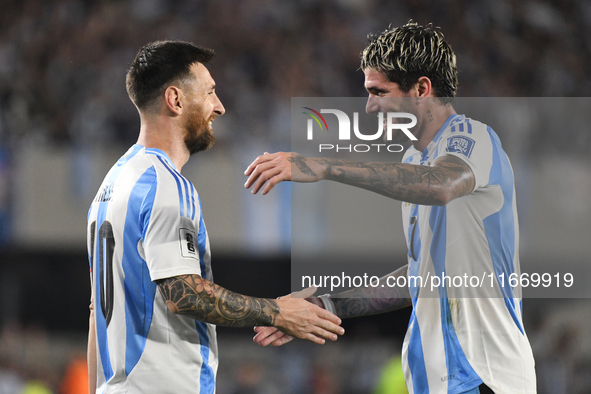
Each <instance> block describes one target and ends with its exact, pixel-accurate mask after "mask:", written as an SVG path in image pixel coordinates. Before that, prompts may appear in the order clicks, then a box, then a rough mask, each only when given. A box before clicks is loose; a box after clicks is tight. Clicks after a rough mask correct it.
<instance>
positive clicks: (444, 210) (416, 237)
mask: <svg viewBox="0 0 591 394" xmlns="http://www.w3.org/2000/svg"><path fill="white" fill-rule="evenodd" d="M369 38H370V40H369V43H368V45H367V46H366V48H365V49H364V50H363V52H362V54H361V69H362V70H363V72H364V74H365V89H366V90H367V92H368V94H369V97H368V100H367V106H366V111H367V112H368V113H378V112H409V113H412V114H414V115H415V116H416V118H417V125H416V127H415V128H414V129H413V135H414V137H416V141H413V143H412V146H411V147H410V148H409V149H408V150H407V151H406V152H405V154H404V157H403V159H402V163H387V162H372V163H360V162H353V161H347V160H341V159H336V158H313V157H304V156H301V155H298V154H297V153H293V152H292V153H284V152H278V153H274V154H264V155H262V156H259V157H258V158H257V159H256V160H255V161H254V162H253V163H252V164H251V165H250V166H249V167H248V168H247V170H246V172H245V173H246V175H249V178H248V180H247V182H246V185H245V186H246V187H252V188H253V192H254V193H257V192H258V191H260V190H262V194H266V193H268V192H269V191H270V190H271V189H272V188H273V187H274V186H275V185H276V184H278V183H279V182H281V181H295V182H316V181H320V180H332V181H335V182H340V183H344V184H347V185H351V186H355V187H360V188H363V189H366V190H369V191H372V192H375V193H379V194H382V195H384V196H387V197H389V198H392V199H395V200H399V201H401V202H402V218H403V226H404V234H405V236H406V241H407V246H408V264H407V265H405V266H403V267H401V268H399V269H397V270H396V271H394V272H392V273H391V274H389V275H387V276H385V277H383V278H381V282H380V284H382V285H383V286H380V285H378V286H377V287H369V288H360V289H353V290H348V291H345V292H342V293H339V294H335V295H332V296H329V295H325V296H321V297H314V298H308V300H309V301H310V302H312V303H315V304H317V305H319V306H322V307H324V308H326V309H327V310H331V311H334V312H335V313H336V314H337V315H338V316H339V317H341V318H350V317H357V316H364V315H370V314H376V313H383V312H387V311H392V310H396V309H399V308H403V307H406V306H412V308H413V311H412V314H411V317H410V322H409V325H408V330H407V334H406V337H405V340H404V344H403V349H402V360H403V369H404V374H405V379H406V384H407V387H408V389H409V392H410V393H421V394H426V393H430V394H440V393H490V392H494V393H496V394H504V393H511V394H514V393H524V394H525V393H527V394H531V393H535V392H536V377H535V370H534V359H533V354H532V350H531V347H530V344H529V341H528V338H527V335H526V333H525V331H524V327H523V321H522V311H521V306H522V303H521V287H520V286H519V284H518V285H517V286H516V287H509V286H507V282H506V281H505V282H504V283H503V282H502V281H500V280H499V278H503V277H504V278H507V277H509V275H511V274H519V273H520V264H519V226H518V219H517V210H516V203H515V187H514V179H513V170H512V168H511V164H510V162H509V159H508V157H507V155H506V154H505V152H504V150H503V148H502V146H501V143H500V141H499V138H498V136H497V134H496V133H495V132H494V131H493V130H492V129H491V128H490V127H489V126H487V125H486V124H483V123H481V122H478V121H476V120H474V119H470V118H468V117H466V116H464V115H459V114H457V113H456V111H455V109H454V97H455V94H456V90H457V84H458V81H457V66H456V57H455V55H454V52H453V51H452V49H451V46H450V45H449V44H448V43H447V42H446V41H445V39H444V37H443V34H441V32H440V31H439V30H438V29H436V28H434V27H433V26H431V25H427V26H420V25H418V24H416V23H412V22H410V23H408V24H406V25H404V26H401V27H397V28H392V29H388V30H386V31H384V32H382V33H381V34H378V35H371V36H370V37H369ZM464 275H468V276H470V277H472V276H478V277H479V278H480V277H483V276H484V275H486V277H487V278H491V279H490V281H489V282H490V283H489V284H488V286H487V285H485V286H483V287H482V288H480V287H471V286H463V287H462V286H460V287H457V286H454V285H452V283H450V282H451V281H448V280H444V281H443V283H441V285H440V286H437V287H436V288H434V289H432V288H428V287H420V286H417V285H416V281H415V284H414V285H413V284H412V281H408V283H410V284H411V285H409V286H408V287H406V288H397V287H390V286H388V283H392V281H388V280H389V279H392V278H394V279H395V278H398V277H399V276H405V277H411V276H412V277H416V276H420V277H422V278H427V277H431V278H432V277H434V276H438V277H439V278H445V277H457V276H460V277H463V276H464ZM256 331H257V332H258V333H257V335H256V336H255V341H256V342H258V343H259V344H261V345H263V346H266V345H269V344H272V345H275V346H278V345H281V344H284V343H286V342H288V341H290V340H291V337H289V336H287V335H285V334H284V333H281V332H279V331H277V330H276V329H274V328H269V327H268V328H257V329H256Z"/></svg>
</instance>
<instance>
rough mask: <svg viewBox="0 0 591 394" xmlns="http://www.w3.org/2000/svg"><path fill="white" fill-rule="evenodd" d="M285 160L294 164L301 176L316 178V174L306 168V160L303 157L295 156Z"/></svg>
mask: <svg viewBox="0 0 591 394" xmlns="http://www.w3.org/2000/svg"><path fill="white" fill-rule="evenodd" d="M287 160H289V161H290V162H291V163H292V164H295V165H296V166H297V167H298V168H299V169H300V171H301V172H302V173H303V174H305V175H308V176H314V177H315V176H317V175H316V173H315V172H314V171H312V169H311V168H310V167H308V164H306V158H305V157H304V156H301V155H297V156H295V157H290V158H288V159H287Z"/></svg>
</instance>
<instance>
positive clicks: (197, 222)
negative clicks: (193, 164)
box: [87, 145, 218, 394]
mask: <svg viewBox="0 0 591 394" xmlns="http://www.w3.org/2000/svg"><path fill="white" fill-rule="evenodd" d="M87 233H88V235H87V247H88V257H89V262H90V269H91V273H92V296H93V300H94V306H95V308H94V310H95V330H96V338H97V340H96V342H97V389H96V392H97V393H101V394H102V393H107V394H108V393H188V392H191V393H202V394H205V393H207V394H210V393H213V392H214V391H215V375H216V371H217V366H218V350H217V343H216V332H215V326H214V325H211V324H207V323H204V322H200V321H196V320H193V319H191V318H188V317H185V316H180V315H176V314H174V313H172V312H170V311H169V309H168V307H167V306H166V304H165V302H164V300H163V298H162V296H161V295H160V292H159V291H158V289H157V285H156V283H155V281H156V280H158V279H164V278H168V277H173V276H177V275H185V274H196V275H200V276H202V277H204V278H206V279H208V280H210V281H212V280H213V277H212V272H211V266H210V250H209V239H208V236H207V231H206V229H205V225H204V223H203V214H202V211H201V203H200V200H199V196H198V194H197V192H196V190H195V188H194V187H193V185H192V184H191V182H189V181H188V180H187V179H185V178H184V177H183V176H182V175H181V174H180V173H179V172H178V171H177V170H176V168H175V166H174V164H173V163H172V162H171V160H170V159H169V158H168V157H167V156H166V154H165V153H164V152H162V151H160V150H157V149H147V148H144V147H143V146H140V145H134V146H133V147H131V148H130V149H129V151H127V153H126V154H125V155H124V156H123V157H121V159H119V161H118V162H117V163H116V164H115V165H114V166H113V167H112V168H111V170H110V171H109V173H108V174H107V176H106V177H105V179H104V181H103V183H102V185H101V187H100V189H99V191H98V193H97V195H96V197H95V199H94V201H93V202H92V205H91V207H90V210H89V213H88V231H87Z"/></svg>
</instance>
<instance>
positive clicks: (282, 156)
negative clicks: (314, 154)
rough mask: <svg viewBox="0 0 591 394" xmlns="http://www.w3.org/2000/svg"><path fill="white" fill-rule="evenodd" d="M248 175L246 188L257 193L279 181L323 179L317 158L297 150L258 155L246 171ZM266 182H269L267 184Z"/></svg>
mask: <svg viewBox="0 0 591 394" xmlns="http://www.w3.org/2000/svg"><path fill="white" fill-rule="evenodd" d="M244 175H247V176H248V179H247V180H246V183H245V184H244V187H245V188H247V189H248V188H250V187H251V186H253V185H254V187H253V188H252V193H253V194H256V193H258V191H259V190H260V189H261V188H262V187H263V185H264V186H265V187H264V188H263V195H265V194H267V193H269V191H270V190H271V189H272V188H273V187H274V186H275V185H276V184H278V183H279V182H282V181H294V182H316V181H319V180H320V179H322V176H321V175H322V168H321V166H320V165H319V164H318V163H317V161H316V160H315V159H312V158H309V157H304V156H302V155H299V154H297V153H295V152H287V153H286V152H277V153H273V154H271V153H267V152H265V153H264V154H263V155H262V156H259V157H257V158H256V159H255V160H254V161H253V162H252V163H251V164H250V165H249V166H248V167H247V168H246V171H244ZM265 183H267V184H266V185H265Z"/></svg>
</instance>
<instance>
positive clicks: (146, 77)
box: [125, 41, 214, 109]
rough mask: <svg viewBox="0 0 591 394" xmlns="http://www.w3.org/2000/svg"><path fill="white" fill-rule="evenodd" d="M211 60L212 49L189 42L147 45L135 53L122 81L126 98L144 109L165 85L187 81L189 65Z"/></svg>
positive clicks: (164, 42) (161, 42) (165, 42)
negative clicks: (127, 96)
mask: <svg viewBox="0 0 591 394" xmlns="http://www.w3.org/2000/svg"><path fill="white" fill-rule="evenodd" d="M213 57H214V51H213V49H209V48H204V47H198V46H195V45H193V44H191V43H189V42H184V41H156V42H152V43H149V44H147V45H145V46H144V47H142V49H140V50H139V52H138V53H137V55H136V56H135V59H134V60H133V62H132V63H131V65H130V66H129V69H128V71H127V77H126V80H125V84H126V88H127V94H129V98H130V99H131V101H133V103H134V104H135V105H136V106H137V107H138V108H139V109H144V108H146V107H147V106H148V105H150V104H151V103H152V102H153V101H154V100H155V99H156V98H157V97H158V96H159V95H160V94H161V93H162V92H163V91H164V90H165V89H166V88H167V87H168V86H167V85H168V84H169V83H171V82H173V81H176V80H182V79H183V78H187V77H189V76H190V69H191V65H192V64H194V63H197V62H199V63H207V62H209V61H211V59H213Z"/></svg>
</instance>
